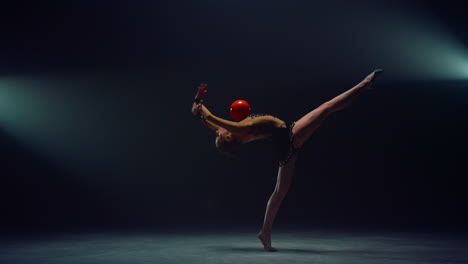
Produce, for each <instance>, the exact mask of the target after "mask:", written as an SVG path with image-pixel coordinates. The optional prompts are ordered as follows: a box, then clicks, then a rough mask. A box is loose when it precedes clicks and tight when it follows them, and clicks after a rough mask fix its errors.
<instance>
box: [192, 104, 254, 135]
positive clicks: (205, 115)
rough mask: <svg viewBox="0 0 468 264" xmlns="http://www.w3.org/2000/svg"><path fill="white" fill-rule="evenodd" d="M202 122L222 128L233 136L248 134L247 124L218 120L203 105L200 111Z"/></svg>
mask: <svg viewBox="0 0 468 264" xmlns="http://www.w3.org/2000/svg"><path fill="white" fill-rule="evenodd" d="M200 113H201V118H202V120H206V122H208V123H209V124H211V125H214V126H218V127H222V128H224V129H226V130H228V131H229V132H231V133H232V134H234V135H244V134H246V133H248V128H249V125H250V123H249V122H245V121H242V122H233V121H229V120H226V119H222V118H219V117H217V116H215V115H213V114H212V113H211V112H210V110H208V108H206V107H205V106H204V105H201V109H200Z"/></svg>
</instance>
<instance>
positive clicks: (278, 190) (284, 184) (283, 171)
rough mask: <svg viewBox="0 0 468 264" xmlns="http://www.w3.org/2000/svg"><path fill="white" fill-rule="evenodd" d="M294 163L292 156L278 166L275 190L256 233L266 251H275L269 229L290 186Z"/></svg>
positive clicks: (294, 158) (294, 159)
mask: <svg viewBox="0 0 468 264" xmlns="http://www.w3.org/2000/svg"><path fill="white" fill-rule="evenodd" d="M295 163H296V157H295V156H293V157H292V158H291V159H290V160H289V161H288V163H286V164H285V165H284V166H282V167H280V168H279V170H278V177H277V179H276V187H275V190H274V191H273V193H272V194H271V197H270V199H269V200H268V204H267V207H266V212H265V218H264V221H263V227H262V230H261V231H260V233H259V234H258V238H259V239H260V240H261V241H262V244H263V247H264V248H265V250H267V251H276V249H275V248H273V247H271V229H272V227H273V222H274V220H275V218H276V214H277V213H278V209H279V207H280V206H281V203H282V202H283V199H284V197H285V196H286V194H287V193H288V191H289V187H290V186H291V182H292V177H293V175H294V166H295Z"/></svg>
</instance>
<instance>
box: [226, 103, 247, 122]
mask: <svg viewBox="0 0 468 264" xmlns="http://www.w3.org/2000/svg"><path fill="white" fill-rule="evenodd" d="M230 112H231V116H232V118H234V119H235V120H237V121H240V120H242V119H244V118H246V117H247V116H248V115H250V104H249V103H247V101H244V100H237V101H235V102H234V103H232V104H231V109H230Z"/></svg>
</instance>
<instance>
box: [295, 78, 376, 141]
mask: <svg viewBox="0 0 468 264" xmlns="http://www.w3.org/2000/svg"><path fill="white" fill-rule="evenodd" d="M381 72H382V71H381V70H376V71H374V72H372V73H371V74H369V75H368V76H367V77H366V78H365V79H364V80H362V81H361V82H360V83H358V84H357V85H356V86H354V87H353V88H351V89H349V90H348V91H346V92H344V93H342V94H340V95H338V96H337V97H335V98H333V99H331V100H330V101H328V102H326V103H324V104H322V105H321V106H319V107H318V108H317V109H315V110H313V111H312V112H310V113H308V114H306V115H305V116H304V117H302V118H301V119H299V120H298V121H297V122H296V125H295V126H294V128H293V134H294V146H295V147H296V148H299V147H301V146H302V145H303V144H304V143H305V142H306V141H307V139H309V138H310V136H311V135H312V134H313V133H314V132H315V131H316V130H317V128H319V126H320V125H321V124H322V122H323V120H325V119H326V118H327V117H328V116H329V115H330V114H331V113H333V112H336V111H338V110H341V109H343V108H345V107H346V106H348V105H349V104H350V103H351V102H352V101H353V100H354V99H355V98H356V97H357V96H358V95H359V94H360V93H361V92H363V91H365V90H367V89H369V88H370V87H371V85H372V82H373V80H374V78H375V77H376V76H377V75H378V74H380V73H381Z"/></svg>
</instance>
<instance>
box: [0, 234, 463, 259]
mask: <svg viewBox="0 0 468 264" xmlns="http://www.w3.org/2000/svg"><path fill="white" fill-rule="evenodd" d="M272 239H273V246H274V247H276V248H277V249H278V250H279V251H278V252H266V251H264V250H263V248H262V246H261V244H260V241H259V240H258V239H257V237H256V232H253V231H233V230H226V229H224V230H223V229H221V230H198V231H193V230H192V231H186V230H185V231H182V230H177V229H172V230H165V231H139V232H102V231H101V232H89V231H88V232H80V233H79V232H75V233H61V234H54V235H51V234H42V235H38V234H36V235H34V236H32V235H28V236H26V235H22V236H2V238H1V240H0V263H2V264H10V263H21V264H29V263H31V264H32V263H34V264H39V263H48V264H55V263H57V264H59V263H60V264H67V263H80V264H87V263H100V264H107V263H109V264H110V263H112V264H119V263H132V264H138V263H152V264H163V263H200V264H210V263H255V264H262V263H270V264H271V263H288V264H293V263H347V264H351V263H359V264H365V263H373V264H375V263H408V264H418V263H425V264H426V263H432V264H434V263H468V237H467V236H466V233H465V234H456V233H450V234H447V233H425V232H389V231H386V232H368V231H366V232H364V231H337V230H294V231H292V230H275V232H274V234H273V236H272Z"/></svg>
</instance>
